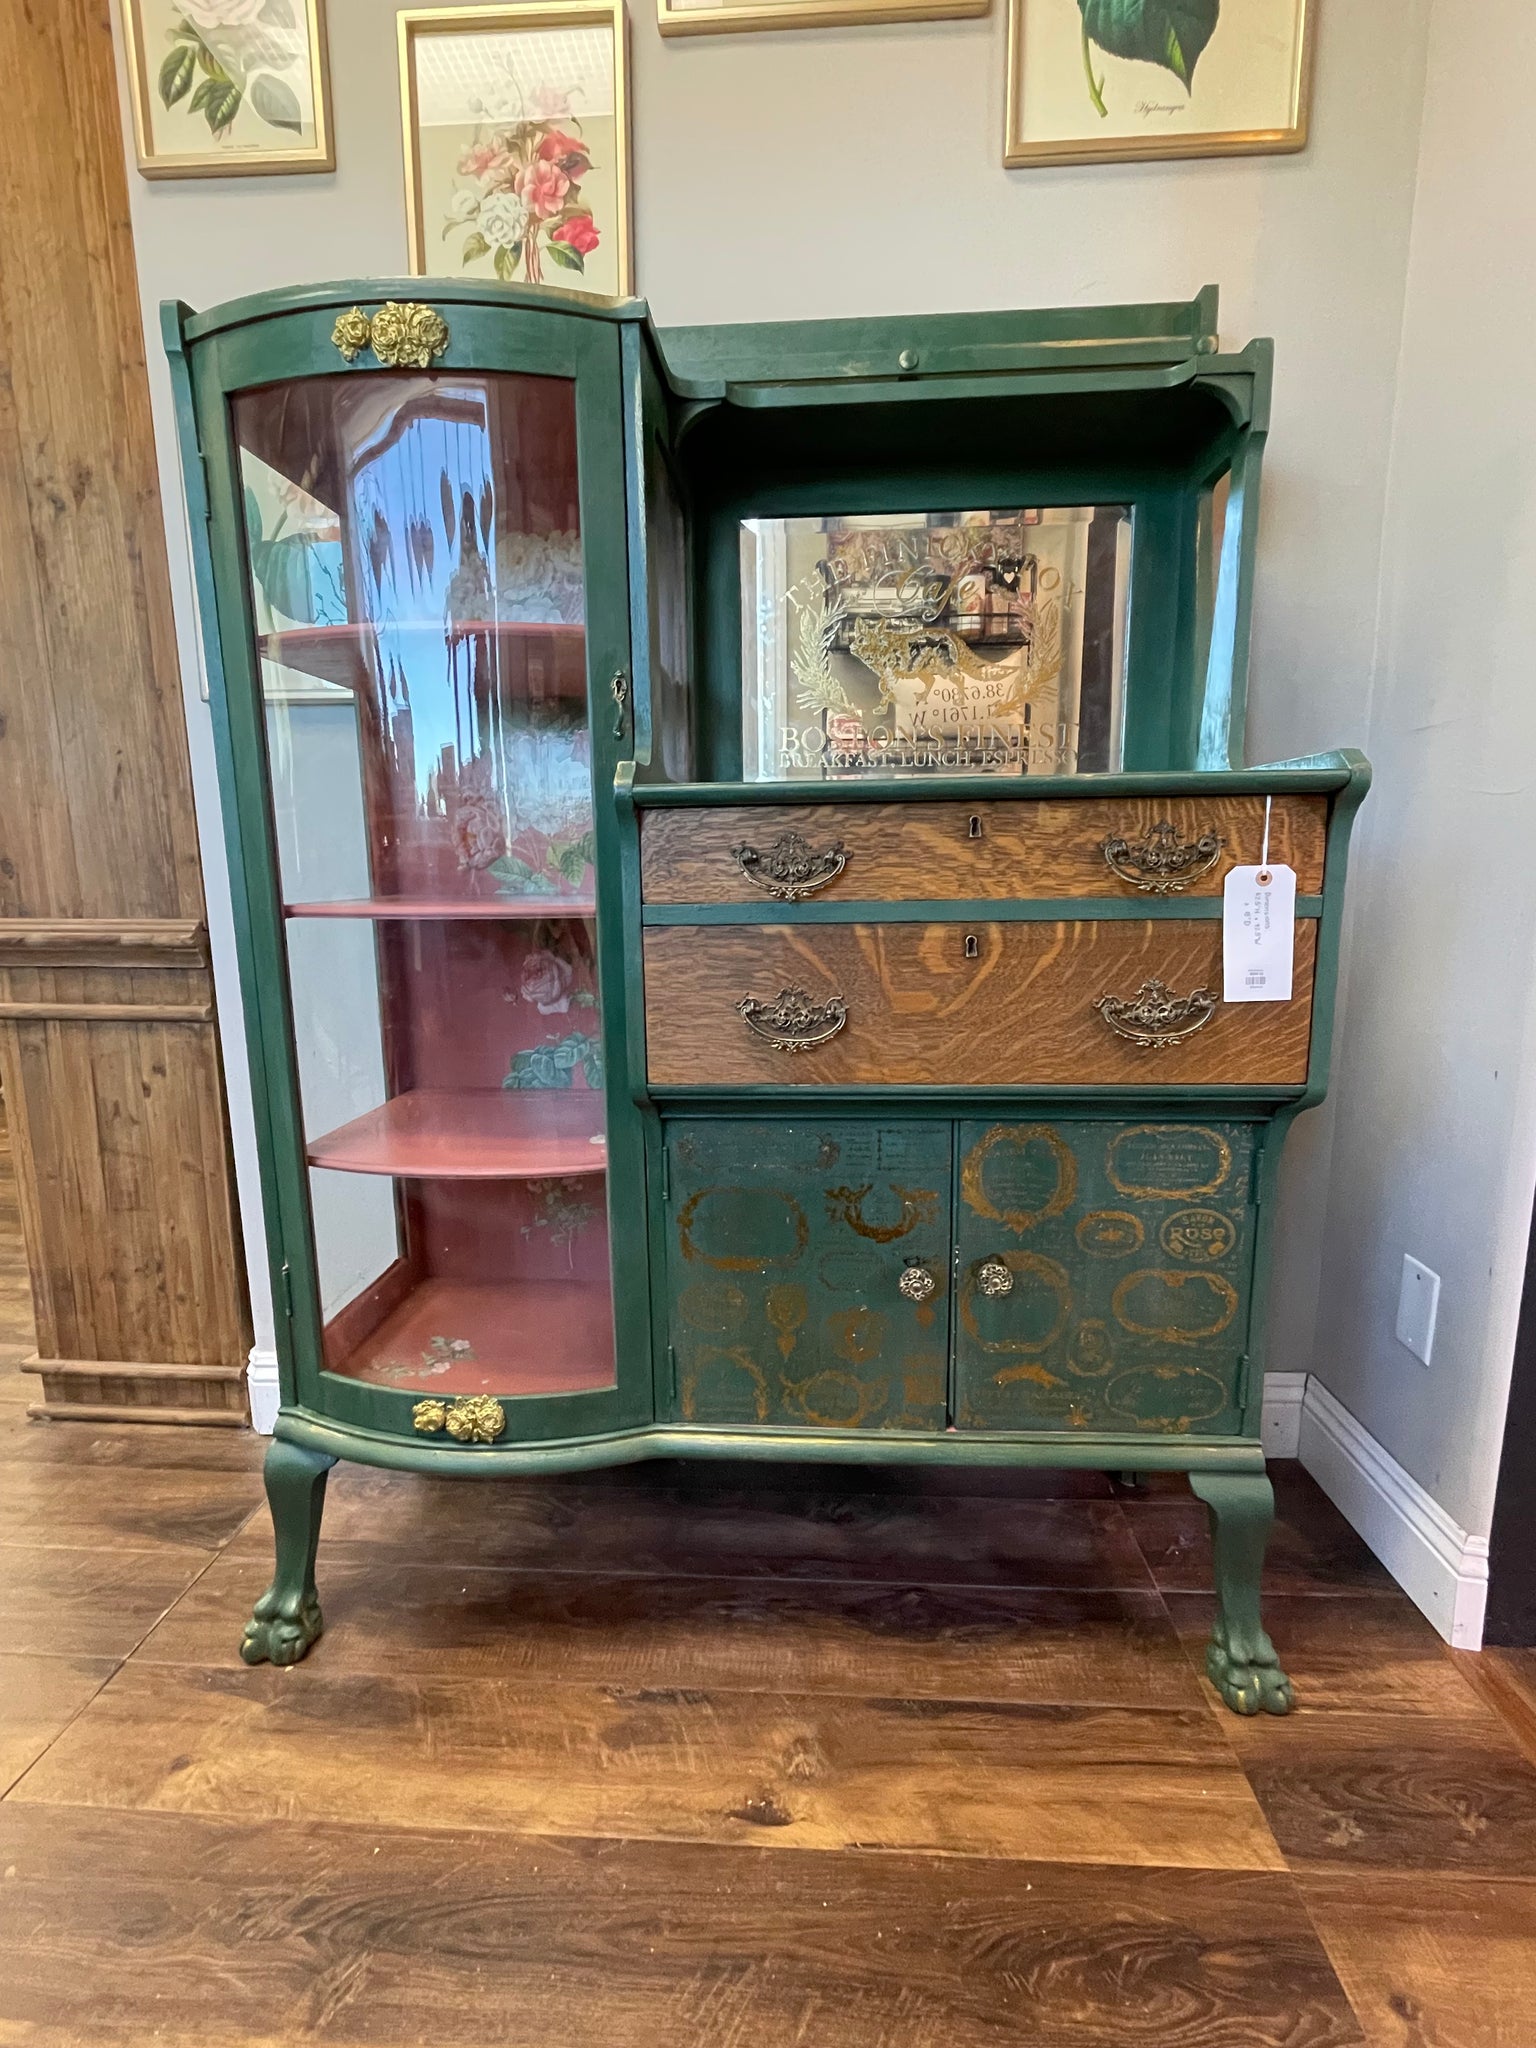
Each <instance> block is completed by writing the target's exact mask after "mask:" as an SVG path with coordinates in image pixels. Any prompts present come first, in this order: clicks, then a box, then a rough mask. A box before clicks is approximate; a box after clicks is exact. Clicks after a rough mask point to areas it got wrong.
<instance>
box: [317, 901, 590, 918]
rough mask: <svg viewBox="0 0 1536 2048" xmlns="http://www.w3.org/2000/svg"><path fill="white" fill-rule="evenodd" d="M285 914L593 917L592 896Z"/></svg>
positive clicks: (331, 907)
mask: <svg viewBox="0 0 1536 2048" xmlns="http://www.w3.org/2000/svg"><path fill="white" fill-rule="evenodd" d="M283 915H284V917H402V918H421V919H426V918H460V917H499V918H533V917H551V918H572V919H574V918H581V919H586V918H592V917H596V915H597V902H596V899H595V898H594V897H591V896H484V897H480V896H359V897H357V898H355V899H349V900H346V901H344V902H340V903H285V904H284V905H283Z"/></svg>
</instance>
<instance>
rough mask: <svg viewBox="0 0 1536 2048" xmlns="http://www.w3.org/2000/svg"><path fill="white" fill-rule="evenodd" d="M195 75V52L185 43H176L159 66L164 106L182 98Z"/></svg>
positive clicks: (172, 104) (171, 105) (184, 96)
mask: <svg viewBox="0 0 1536 2048" xmlns="http://www.w3.org/2000/svg"><path fill="white" fill-rule="evenodd" d="M196 76H197V52H196V51H195V50H194V49H192V48H191V46H190V45H189V44H187V43H178V44H177V45H176V47H175V49H174V50H172V52H171V54H170V55H169V56H168V57H167V58H166V60H165V62H164V63H163V64H162V65H161V66H160V97H161V99H162V100H163V101H164V102H165V104H166V106H168V107H174V106H175V104H176V102H177V101H178V100H184V99H185V98H186V96H187V94H188V93H189V92H190V91H191V90H192V81H193V79H194V78H195V77H196Z"/></svg>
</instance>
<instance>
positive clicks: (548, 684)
mask: <svg viewBox="0 0 1536 2048" xmlns="http://www.w3.org/2000/svg"><path fill="white" fill-rule="evenodd" d="M405 635H411V636H413V637H415V638H418V639H419V638H420V637H422V636H424V635H431V636H433V637H435V638H436V639H438V640H440V641H442V642H443V643H444V644H445V645H446V644H447V643H448V642H449V640H450V639H451V640H452V642H453V643H454V644H455V645H464V646H468V645H469V644H470V643H471V642H472V641H475V640H485V639H490V640H493V641H494V642H495V643H496V645H497V646H498V647H499V648H506V649H508V650H509V651H510V649H511V648H512V647H514V646H518V645H524V646H526V645H527V644H528V643H530V642H536V641H540V640H545V641H554V642H556V643H557V644H559V643H564V644H566V645H568V646H572V645H575V646H579V645H580V644H581V642H582V641H583V640H584V639H585V637H586V628H585V627H584V626H571V625H563V624H562V625H529V624H525V623H524V622H523V621H521V620H516V619H488V620H485V621H484V622H477V623H472V624H468V625H461V626H455V627H454V628H453V631H452V634H451V635H450V633H449V629H448V626H447V625H446V623H445V622H444V621H443V620H442V619H403V620H390V621H388V622H387V623H385V624H382V625H377V624H375V623H374V622H373V621H371V620H351V621H348V622H347V623H346V624H344V625H340V626H290V627H289V628H288V629H287V630H286V631H284V632H281V633H263V634H261V635H260V636H259V638H258V640H257V646H258V647H259V649H260V651H261V653H262V654H263V655H264V656H265V657H266V659H267V660H268V661H277V662H281V663H282V665H283V667H284V668H292V669H297V670H298V671H299V673H300V674H301V675H306V676H317V677H318V678H319V679H320V681H321V682H325V683H334V684H335V685H336V686H337V687H338V688H339V689H343V690H356V689H359V688H363V689H366V688H369V687H370V686H371V685H372V682H373V679H374V675H375V673H376V670H377V666H378V662H377V655H376V647H377V643H378V642H379V641H380V640H383V641H384V642H385V643H386V645H387V644H388V643H389V642H390V641H398V640H400V639H401V638H402V637H403V636H405ZM552 686H553V687H552ZM543 693H544V694H545V695H547V696H561V697H580V696H584V695H585V694H586V677H585V673H584V669H583V667H582V666H581V665H571V666H569V667H563V668H562V669H561V670H558V671H557V672H556V674H555V675H553V676H548V677H546V678H545V682H544V685H543Z"/></svg>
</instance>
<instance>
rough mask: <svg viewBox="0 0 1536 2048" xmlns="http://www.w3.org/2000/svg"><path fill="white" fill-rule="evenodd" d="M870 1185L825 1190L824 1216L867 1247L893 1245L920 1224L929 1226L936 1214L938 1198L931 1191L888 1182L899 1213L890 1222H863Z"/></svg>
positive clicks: (872, 1189) (871, 1183)
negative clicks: (841, 1224) (863, 1239)
mask: <svg viewBox="0 0 1536 2048" xmlns="http://www.w3.org/2000/svg"><path fill="white" fill-rule="evenodd" d="M874 1186H875V1184H874V1182H873V1181H866V1182H865V1184H864V1185H863V1187H861V1188H828V1189H827V1191H826V1200H827V1214H828V1215H829V1216H830V1217H831V1218H832V1220H833V1222H834V1223H835V1222H837V1221H838V1220H839V1219H841V1221H842V1222H844V1223H846V1224H847V1226H848V1228H849V1229H850V1230H851V1231H853V1233H854V1234H855V1236H857V1237H867V1238H868V1239H869V1241H870V1243H871V1244H894V1243H895V1242H896V1240H897V1238H899V1237H907V1236H910V1234H911V1233H912V1232H913V1231H914V1230H916V1228H917V1227H918V1225H919V1224H920V1223H931V1222H932V1221H933V1220H934V1218H935V1217H936V1216H937V1215H938V1213H939V1197H938V1194H937V1192H936V1191H935V1190H934V1189H932V1188H904V1187H898V1186H897V1184H896V1182H895V1181H892V1182H891V1193H892V1194H893V1195H894V1196H895V1197H896V1199H897V1200H898V1201H899V1202H900V1203H901V1214H900V1216H899V1217H898V1218H897V1220H896V1221H895V1222H894V1223H867V1222H866V1221H865V1220H864V1203H865V1201H866V1200H867V1199H868V1197H869V1196H870V1195H871V1194H872V1193H873V1192H874Z"/></svg>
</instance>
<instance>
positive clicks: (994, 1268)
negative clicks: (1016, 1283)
mask: <svg viewBox="0 0 1536 2048" xmlns="http://www.w3.org/2000/svg"><path fill="white" fill-rule="evenodd" d="M976 1285H977V1287H978V1288H980V1290H981V1292H982V1293H983V1294H992V1295H997V1296H1002V1295H1004V1294H1012V1292H1013V1272H1012V1270H1011V1268H1009V1267H1008V1266H1005V1265H1004V1264H1003V1262H1002V1260H1001V1259H983V1260H982V1262H981V1264H980V1265H979V1266H978V1267H977V1268H976Z"/></svg>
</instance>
